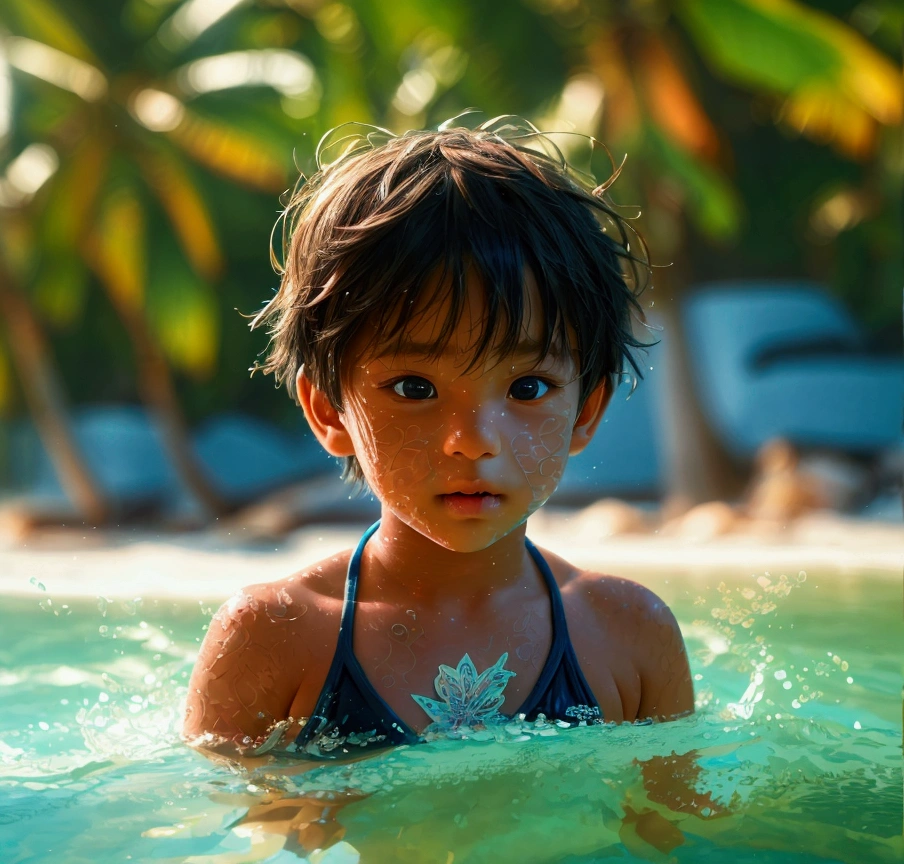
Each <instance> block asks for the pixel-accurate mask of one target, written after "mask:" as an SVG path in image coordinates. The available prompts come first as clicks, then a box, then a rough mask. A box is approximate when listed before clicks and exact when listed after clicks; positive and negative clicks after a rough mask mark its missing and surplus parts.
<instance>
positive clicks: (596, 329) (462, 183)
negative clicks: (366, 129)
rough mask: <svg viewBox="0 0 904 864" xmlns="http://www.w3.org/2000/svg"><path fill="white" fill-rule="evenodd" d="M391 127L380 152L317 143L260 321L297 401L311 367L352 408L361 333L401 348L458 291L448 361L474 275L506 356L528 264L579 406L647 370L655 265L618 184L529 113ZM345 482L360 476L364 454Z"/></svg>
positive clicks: (484, 338)
mask: <svg viewBox="0 0 904 864" xmlns="http://www.w3.org/2000/svg"><path fill="white" fill-rule="evenodd" d="M378 131H379V132H381V133H382V132H383V130H378ZM383 134H384V136H385V139H386V140H385V141H384V142H382V143H380V144H378V145H377V146H374V144H373V140H372V138H373V136H372V135H371V136H369V137H365V136H354V137H352V138H351V139H349V138H344V139H342V140H341V142H340V143H341V144H342V145H343V146H346V152H345V153H344V154H343V155H342V156H340V158H338V159H337V160H336V161H334V162H332V163H331V164H329V165H326V166H324V164H323V159H322V157H321V153H322V152H323V151H322V146H323V144H321V148H319V149H318V165H319V166H320V170H319V171H318V172H317V173H316V174H315V175H314V176H313V177H311V178H310V179H309V180H305V179H304V178H302V182H301V183H300V185H299V187H298V188H297V190H296V192H295V194H294V195H293V197H292V200H291V202H290V204H289V206H288V208H287V209H286V211H285V213H284V214H283V217H282V218H283V219H284V221H283V245H284V249H285V263H284V264H283V265H280V264H279V262H278V261H277V260H276V258H275V256H274V263H275V265H276V267H277V269H278V272H281V274H282V281H281V284H280V287H279V290H278V291H277V293H276V295H275V296H274V297H273V299H272V300H271V301H270V302H269V303H268V304H267V306H266V307H265V308H264V309H263V311H262V312H261V313H260V314H259V315H258V316H257V317H256V318H255V319H254V321H253V323H252V327H257V326H260V325H261V324H264V323H266V324H269V325H270V333H271V336H272V338H271V342H270V348H269V353H268V355H267V357H266V358H265V360H264V362H263V363H262V364H261V366H260V368H262V369H263V370H264V371H265V372H272V373H273V374H274V376H275V377H276V380H277V382H279V383H285V384H286V387H287V389H288V390H289V393H290V394H291V395H292V396H293V398H296V400H297V393H296V392H295V378H296V375H297V373H298V370H299V368H303V369H304V373H305V375H306V376H307V377H308V378H309V380H310V381H311V383H312V384H313V385H314V386H315V387H317V388H318V389H320V390H322V391H323V392H324V393H325V394H326V395H327V397H328V398H329V400H330V402H331V403H332V404H333V406H334V407H335V408H336V409H337V410H339V411H341V410H342V382H343V379H344V377H345V374H346V372H347V370H348V363H349V360H350V359H351V360H353V359H357V358H350V357H349V350H348V349H349V346H350V345H351V343H352V342H353V340H355V337H356V336H357V335H358V334H359V333H360V332H361V328H362V326H363V325H364V324H365V323H366V324H367V326H368V327H369V328H372V329H371V331H370V332H372V333H373V334H374V337H373V340H372V342H371V345H369V346H368V347H374V346H376V345H377V344H379V347H381V348H387V349H388V350H392V347H393V344H398V342H399V341H400V340H401V339H403V338H404V337H405V335H406V331H407V329H408V327H409V325H410V324H411V323H412V320H413V317H414V316H415V315H417V314H419V313H420V312H421V311H422V310H423V309H425V308H430V307H431V306H432V305H433V304H434V303H435V302H437V301H438V300H439V299H440V298H443V299H444V298H445V297H449V298H450V312H449V315H448V316H447V319H446V320H445V321H444V322H443V325H442V327H441V329H440V332H439V334H438V337H437V340H436V346H435V350H436V354H437V355H439V354H440V353H442V351H443V349H444V348H445V346H446V344H447V343H448V341H449V339H450V338H451V336H452V334H453V332H454V330H455V328H456V326H457V324H458V321H459V318H460V316H461V314H462V312H463V310H464V308H465V302H466V298H467V280H466V276H467V274H468V273H472V274H475V275H476V276H477V277H479V281H480V284H482V286H483V288H484V291H485V301H486V309H487V314H486V320H485V321H484V323H483V327H482V329H481V330H480V332H479V333H478V335H477V338H476V342H475V352H474V357H473V358H472V361H471V362H472V364H477V363H479V362H481V361H482V360H484V359H485V358H486V357H488V356H492V357H495V358H501V357H504V356H505V355H507V354H510V353H511V352H512V351H513V350H514V348H515V346H516V345H517V344H518V342H519V341H520V338H521V336H522V332H521V328H522V320H523V315H524V306H525V299H524V298H525V284H524V278H525V268H530V270H531V272H532V273H533V276H534V279H535V281H536V285H537V289H538V295H539V300H540V306H541V312H542V317H543V338H542V342H541V343H540V344H538V346H537V355H538V359H539V358H541V357H543V356H546V355H547V354H549V353H550V351H551V350H552V349H553V348H554V347H557V346H561V345H565V346H568V345H569V343H571V347H572V348H574V349H575V350H576V354H577V360H578V367H579V375H580V381H581V390H580V394H581V395H580V400H581V404H583V402H584V400H585V399H586V398H587V397H588V396H589V394H590V393H591V392H592V391H593V390H594V389H595V388H596V387H597V386H598V385H599V384H600V383H602V382H603V381H607V382H608V383H609V386H610V387H612V386H614V385H615V384H616V383H617V382H616V379H617V377H618V376H619V375H621V374H622V373H623V371H624V369H625V361H627V363H628V364H630V366H631V367H632V369H633V370H634V373H635V374H636V375H638V376H639V377H643V376H642V373H641V371H640V368H639V366H638V363H637V361H636V359H635V358H634V356H633V354H632V351H631V349H633V348H640V347H642V346H643V344H644V343H641V342H639V341H638V340H637V339H636V338H635V336H634V335H633V333H632V327H631V318H632V313H633V315H634V317H636V318H637V319H638V320H639V321H643V312H642V310H641V308H640V305H639V304H638V301H637V294H639V292H640V291H641V290H642V289H643V288H644V287H645V285H646V284H647V281H648V278H649V272H650V269H649V263H648V258H647V253H646V247H645V245H644V242H643V239H642V238H641V237H640V236H639V235H638V234H637V233H636V232H635V231H634V230H633V228H632V227H631V226H630V225H629V224H628V222H627V221H626V219H625V218H624V217H622V216H620V215H619V214H618V212H617V211H616V209H615V207H614V205H613V204H612V203H611V202H610V201H609V199H608V196H607V189H608V186H609V185H610V183H611V182H612V180H613V179H614V177H613V178H610V181H609V182H607V183H605V184H603V185H602V186H596V185H595V181H592V178H586V177H585V176H583V175H580V174H578V173H577V172H575V171H574V170H573V169H571V167H570V166H569V165H568V163H567V162H566V161H565V160H564V158H562V157H561V154H560V152H559V151H558V148H556V147H555V145H554V144H552V143H551V141H550V139H549V138H548V137H547V136H543V135H541V134H540V133H538V132H537V131H536V130H534V129H533V127H530V126H529V124H526V123H525V122H524V121H519V123H518V124H517V125H512V123H511V122H503V123H500V122H499V121H491V122H490V123H486V124H484V125H482V126H480V127H478V128H476V129H467V128H443V127H441V128H440V130H439V131H428V132H410V133H407V134H406V135H404V136H401V137H392V136H391V134H390V133H383ZM349 143H350V145H351V146H349ZM616 175H617V172H616ZM632 240H633V243H632ZM437 276H438V277H439V278H436V277H437ZM569 333H570V335H571V338H570V339H569ZM359 353H360V352H359ZM343 476H344V477H346V478H347V479H349V478H351V479H355V480H361V479H362V476H363V475H362V473H361V468H360V466H359V465H358V463H357V460H356V459H355V458H354V457H348V459H347V460H346V466H345V471H344V473H343Z"/></svg>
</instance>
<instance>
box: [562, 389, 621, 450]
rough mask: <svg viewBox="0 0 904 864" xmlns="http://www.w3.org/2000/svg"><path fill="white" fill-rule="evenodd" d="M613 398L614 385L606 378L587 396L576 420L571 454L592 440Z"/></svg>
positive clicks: (570, 448)
mask: <svg viewBox="0 0 904 864" xmlns="http://www.w3.org/2000/svg"><path fill="white" fill-rule="evenodd" d="M611 398H612V386H611V385H610V384H609V381H608V380H604V381H603V382H602V383H601V384H600V385H599V386H598V387H597V388H596V389H595V390H593V392H591V394H590V395H589V396H588V397H587V401H586V402H585V403H584V405H583V407H582V408H581V410H580V412H579V413H578V419H577V420H575V421H574V431H573V432H572V433H571V446H570V447H569V448H568V455H569V456H577V454H578V453H580V452H581V451H582V450H583V449H584V448H585V447H586V446H587V445H588V444H589V443H590V441H591V439H592V438H593V435H594V433H595V432H596V428H597V426H599V425H600V421H601V420H602V419H603V414H605V413H606V408H608V407H609V400H610V399H611Z"/></svg>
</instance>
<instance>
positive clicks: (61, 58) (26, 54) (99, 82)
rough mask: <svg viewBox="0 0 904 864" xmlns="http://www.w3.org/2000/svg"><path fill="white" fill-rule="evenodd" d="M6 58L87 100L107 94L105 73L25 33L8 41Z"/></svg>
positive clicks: (19, 67) (98, 99)
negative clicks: (27, 36)
mask: <svg viewBox="0 0 904 864" xmlns="http://www.w3.org/2000/svg"><path fill="white" fill-rule="evenodd" d="M6 45H7V60H8V62H9V65H10V66H15V67H16V68H17V69H21V70H22V71H23V72H27V73H28V74H29V75H34V76H35V78H40V79H41V80H42V81H47V82H48V83H50V84H54V85H55V86H57V87H60V88H62V89H63V90H68V91H69V92H70V93H75V95H76V96H80V97H81V98H82V99H84V100H85V101H86V102H98V101H100V100H101V99H103V97H104V96H105V95H106V93H107V79H106V78H105V77H104V75H103V73H102V72H101V71H100V70H99V69H96V68H95V67H94V66H92V65H91V64H90V63H86V62H85V61H84V60H79V59H78V58H77V57H73V56H71V55H70V54H66V53H64V52H63V51H58V50H57V49H56V48H51V47H50V46H49V45H45V44H44V43H43V42H35V41H34V40H33V39H26V38H24V37H22V36H14V37H12V38H10V39H8V40H7V43H6Z"/></svg>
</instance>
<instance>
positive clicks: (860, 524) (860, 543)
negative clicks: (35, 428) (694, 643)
mask: <svg viewBox="0 0 904 864" xmlns="http://www.w3.org/2000/svg"><path fill="white" fill-rule="evenodd" d="M363 527H364V526H341V527H337V526H314V527H308V528H305V529H303V530H300V531H298V532H296V533H294V534H292V535H290V536H288V537H286V538H284V539H281V540H279V541H271V542H266V541H257V542H249V540H248V538H247V535H243V534H239V535H236V534H235V533H233V534H229V533H226V532H222V533H218V532H215V531H210V532H204V533H197V534H170V535H160V534H152V533H148V532H139V531H128V532H126V531H105V532H100V531H86V532H82V533H79V532H75V531H66V532H44V533H40V534H37V535H34V536H33V537H30V538H29V539H28V540H25V541H15V540H12V539H9V538H7V539H5V540H4V539H2V538H0V596H12V595H25V596H36V595H38V594H40V593H42V590H46V591H47V593H48V594H50V595H51V596H53V597H61V598H64V597H97V596H99V595H103V596H106V597H109V598H134V597H173V598H192V599H197V600H206V601H216V602H218V601H220V600H222V599H224V598H226V597H227V596H229V595H230V594H231V593H232V592H233V591H235V590H236V589H238V588H240V587H241V586H243V585H248V584H251V583H254V582H266V581H269V580H272V579H277V578H281V577H283V576H287V575H289V574H291V573H292V572H294V571H296V570H298V569H300V568H301V567H303V566H305V565H306V564H311V563H313V562H315V561H317V560H319V559H321V558H325V557H327V556H328V555H330V554H332V553H335V552H338V551H340V550H342V549H345V548H348V547H350V546H353V545H354V544H355V542H356V541H357V539H358V538H359V537H360V534H361V530H362V528H363ZM606 530H607V529H606V527H605V525H601V524H600V523H599V522H598V521H596V520H592V519H590V518H588V517H587V516H586V515H585V514H582V513H570V514H569V513H564V512H560V513H551V512H542V513H540V514H537V516H535V517H533V518H532V520H531V523H530V526H529V536H530V537H531V538H532V539H533V540H534V542H536V543H537V544H538V545H539V546H541V547H544V548H547V549H550V550H552V551H553V552H557V553H558V554H560V555H562V556H564V557H565V558H567V559H568V560H570V561H572V562H573V563H575V564H577V565H579V566H582V567H585V568H593V569H597V570H600V571H602V572H608V573H618V574H622V575H625V576H632V575H637V576H640V575H642V576H643V581H644V582H645V583H646V584H649V585H655V583H656V581H657V580H658V579H667V578H668V577H669V574H675V573H676V572H679V571H683V572H694V571H700V572H703V573H712V571H713V570H714V569H718V570H723V571H725V573H726V575H737V574H746V573H751V572H757V571H762V570H768V569H771V570H772V571H773V572H788V573H796V572H797V571H798V570H816V571H823V572H825V571H841V572H846V573H851V574H856V573H864V572H866V571H870V572H873V573H875V574H877V575H880V576H882V577H884V578H889V579H898V580H900V579H901V577H902V567H904V526H902V525H900V524H888V523H882V522H871V521H863V520H853V519H844V518H841V517H839V516H836V515H833V514H814V515H811V516H809V517H806V518H804V519H801V520H798V521H797V522H796V523H794V524H793V525H792V526H790V527H788V528H786V529H780V528H771V529H766V528H764V527H762V526H760V527H758V528H755V529H753V528H749V527H748V528H747V529H745V530H743V531H737V532H735V533H731V534H724V535H720V536H703V534H701V532H699V531H698V533H697V534H696V536H694V535H693V534H690V535H688V534H687V533H685V534H684V535H683V536H660V535H659V534H657V533H647V534H625V535H621V536H616V537H607V536H603V535H604V534H605V532H606ZM37 583H40V585H43V586H44V587H43V589H42V588H41V587H40V585H38V584H37Z"/></svg>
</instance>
